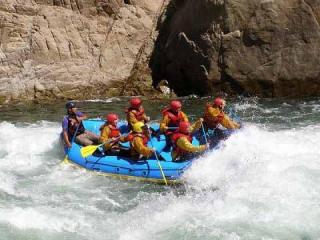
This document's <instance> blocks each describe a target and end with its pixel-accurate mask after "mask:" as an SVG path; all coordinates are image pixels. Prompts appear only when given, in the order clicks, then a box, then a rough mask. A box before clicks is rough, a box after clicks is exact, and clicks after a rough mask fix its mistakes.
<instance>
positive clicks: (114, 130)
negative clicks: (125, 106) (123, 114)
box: [108, 124, 120, 138]
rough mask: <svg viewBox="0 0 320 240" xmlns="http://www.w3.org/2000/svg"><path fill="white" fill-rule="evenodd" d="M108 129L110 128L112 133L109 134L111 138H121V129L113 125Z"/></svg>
mask: <svg viewBox="0 0 320 240" xmlns="http://www.w3.org/2000/svg"><path fill="white" fill-rule="evenodd" d="M108 127H109V128H110V133H109V136H108V137H109V138H117V137H120V130H119V128H117V127H115V126H113V125H111V124H110V125H108Z"/></svg>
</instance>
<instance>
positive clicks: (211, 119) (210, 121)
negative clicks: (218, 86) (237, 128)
mask: <svg viewBox="0 0 320 240" xmlns="http://www.w3.org/2000/svg"><path fill="white" fill-rule="evenodd" d="M210 107H213V106H212V105H210V104H209V103H208V104H207V106H206V110H205V113H204V115H203V120H204V124H205V125H206V127H208V128H210V129H214V128H216V127H217V125H218V124H219V123H221V122H222V121H223V119H224V112H222V111H220V113H219V114H218V116H212V114H210V113H209V108H210Z"/></svg>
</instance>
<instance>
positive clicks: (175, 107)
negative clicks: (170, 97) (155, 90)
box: [170, 100, 182, 111]
mask: <svg viewBox="0 0 320 240" xmlns="http://www.w3.org/2000/svg"><path fill="white" fill-rule="evenodd" d="M181 107H182V104H181V102H180V101H177V100H174V101H171V103H170V108H171V109H172V110H173V111H177V110H178V109H179V108H181Z"/></svg>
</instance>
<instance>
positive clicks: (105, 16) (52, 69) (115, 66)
mask: <svg viewBox="0 0 320 240" xmlns="http://www.w3.org/2000/svg"><path fill="white" fill-rule="evenodd" d="M163 3H164V0H152V1H150V0H124V1H123V0H0V64H1V65H0V103H1V102H5V101H7V102H8V101H25V100H36V101H39V100H50V99H68V98H72V99H85V98H94V97H101V96H112V95H119V94H120V92H121V89H122V87H123V83H124V81H125V80H126V79H127V78H128V77H129V76H130V73H131V71H132V68H133V66H134V63H135V61H136V58H137V55H138V53H139V50H140V48H141V47H142V46H143V45H144V43H145V41H146V40H147V38H149V37H150V32H151V30H152V27H153V26H154V23H155V22H156V20H157V16H158V15H159V14H160V11H162V8H163Z"/></svg>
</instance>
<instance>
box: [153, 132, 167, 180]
mask: <svg viewBox="0 0 320 240" xmlns="http://www.w3.org/2000/svg"><path fill="white" fill-rule="evenodd" d="M148 131H149V134H150V136H151V131H150V128H149V127H148ZM150 141H151V146H152V147H153V148H154V146H153V142H152V139H150ZM154 149H155V148H154ZM154 155H155V156H156V159H157V163H158V166H159V169H160V172H161V175H162V178H163V181H164V183H165V184H166V186H168V182H167V179H166V176H165V175H164V173H163V170H162V166H161V164H160V161H159V157H158V154H157V152H156V150H155V151H154Z"/></svg>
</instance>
